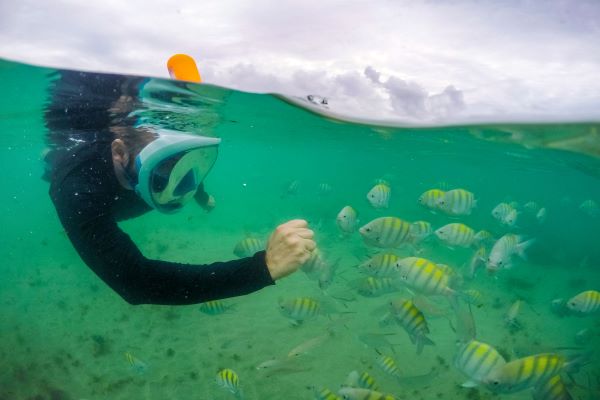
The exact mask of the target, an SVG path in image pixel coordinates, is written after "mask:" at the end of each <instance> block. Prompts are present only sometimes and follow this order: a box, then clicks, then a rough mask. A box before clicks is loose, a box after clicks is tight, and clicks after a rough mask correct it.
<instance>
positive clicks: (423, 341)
mask: <svg viewBox="0 0 600 400" xmlns="http://www.w3.org/2000/svg"><path fill="white" fill-rule="evenodd" d="M415 342H416V344H417V354H421V353H422V352H423V348H424V347H425V346H435V342H434V341H433V340H431V339H429V338H428V337H427V336H425V335H424V334H421V335H418V336H417V337H416V338H415Z"/></svg>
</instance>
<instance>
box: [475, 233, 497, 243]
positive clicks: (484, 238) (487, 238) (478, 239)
mask: <svg viewBox="0 0 600 400" xmlns="http://www.w3.org/2000/svg"><path fill="white" fill-rule="evenodd" d="M494 241H495V240H494V236H493V235H492V234H491V233H489V232H488V231H486V230H481V231H479V232H477V233H476V234H475V237H474V238H473V242H474V244H475V245H477V246H480V247H481V246H483V247H486V246H488V245H492V244H493V243H494Z"/></svg>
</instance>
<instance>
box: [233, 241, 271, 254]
mask: <svg viewBox="0 0 600 400" xmlns="http://www.w3.org/2000/svg"><path fill="white" fill-rule="evenodd" d="M264 248H265V245H264V243H263V242H262V241H261V240H260V239H257V238H253V237H248V238H246V239H244V240H241V241H239V242H238V243H237V244H236V245H235V248H234V249H233V254H235V255H236V256H238V257H240V258H244V257H252V256H253V255H254V254H256V253H257V252H259V251H261V250H264Z"/></svg>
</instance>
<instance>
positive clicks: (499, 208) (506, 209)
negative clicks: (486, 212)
mask: <svg viewBox="0 0 600 400" xmlns="http://www.w3.org/2000/svg"><path fill="white" fill-rule="evenodd" d="M514 210H515V209H514V208H513V207H512V206H511V205H510V204H508V203H504V202H502V203H499V204H498V205H496V207H494V208H493V209H492V217H494V218H495V219H496V220H498V221H499V222H501V223H503V222H504V219H505V218H506V217H507V216H508V214H510V213H511V212H513V211H514Z"/></svg>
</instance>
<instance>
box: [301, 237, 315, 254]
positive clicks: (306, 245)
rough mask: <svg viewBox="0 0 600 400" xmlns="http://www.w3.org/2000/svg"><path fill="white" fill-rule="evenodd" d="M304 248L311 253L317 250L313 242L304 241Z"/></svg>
mask: <svg viewBox="0 0 600 400" xmlns="http://www.w3.org/2000/svg"><path fill="white" fill-rule="evenodd" d="M304 248H305V249H306V250H308V251H310V252H311V253H312V252H313V251H314V250H315V249H316V248H317V244H316V243H315V241H314V240H306V239H305V240H304Z"/></svg>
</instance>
